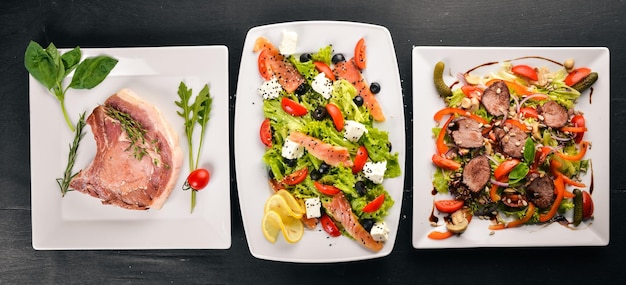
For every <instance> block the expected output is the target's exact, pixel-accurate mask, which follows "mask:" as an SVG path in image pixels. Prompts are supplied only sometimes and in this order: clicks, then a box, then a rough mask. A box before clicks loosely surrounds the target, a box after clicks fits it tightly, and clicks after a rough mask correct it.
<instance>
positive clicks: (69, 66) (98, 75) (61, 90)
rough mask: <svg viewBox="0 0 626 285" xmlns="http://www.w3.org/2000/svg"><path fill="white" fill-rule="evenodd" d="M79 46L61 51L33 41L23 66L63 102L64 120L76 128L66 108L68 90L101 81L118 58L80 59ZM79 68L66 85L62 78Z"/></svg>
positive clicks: (90, 85) (27, 49) (83, 87)
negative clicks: (65, 85)
mask: <svg viewBox="0 0 626 285" xmlns="http://www.w3.org/2000/svg"><path fill="white" fill-rule="evenodd" d="M81 56H82V54H81V51H80V48H79V47H75V48H74V49H72V50H70V51H68V52H65V53H63V54H61V53H60V52H59V51H58V50H57V48H56V46H55V45H54V44H53V43H50V45H48V47H47V48H46V49H44V48H43V47H41V45H39V44H38V43H36V42H34V41H31V42H30V43H29V44H28V47H26V52H25V53H24V66H25V67H26V70H28V73H30V75H31V76H33V78H35V80H37V81H39V83H41V84H42V85H43V86H44V87H46V89H48V91H50V92H51V93H52V94H53V95H54V96H55V97H56V98H57V100H59V102H60V103H61V110H62V111H63V116H64V117H65V122H66V123H67V125H68V126H69V128H70V130H72V132H73V131H75V129H74V124H72V121H71V120H70V118H69V116H68V114H67V110H66V108H65V93H66V92H67V90H68V89H69V88H73V89H91V88H94V87H96V86H97V85H98V84H100V83H101V82H102V81H103V80H104V79H105V78H106V77H107V76H108V75H109V73H110V72H111V70H113V68H114V67H115V65H116V64H117V59H114V58H111V57H108V56H97V57H94V58H87V59H85V60H84V61H83V62H80V59H81ZM75 69H76V72H75V74H74V76H73V77H72V81H71V83H70V85H68V86H67V87H63V80H64V79H65V77H67V76H68V75H69V74H70V73H71V72H72V71H74V70H75Z"/></svg>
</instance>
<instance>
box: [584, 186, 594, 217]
mask: <svg viewBox="0 0 626 285" xmlns="http://www.w3.org/2000/svg"><path fill="white" fill-rule="evenodd" d="M582 192H583V220H586V219H589V218H591V216H592V215H593V200H592V199H591V195H590V194H589V192H587V191H582Z"/></svg>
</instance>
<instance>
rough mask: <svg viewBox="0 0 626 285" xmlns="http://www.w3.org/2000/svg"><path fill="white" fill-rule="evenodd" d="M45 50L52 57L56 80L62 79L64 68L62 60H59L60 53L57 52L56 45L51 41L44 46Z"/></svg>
mask: <svg viewBox="0 0 626 285" xmlns="http://www.w3.org/2000/svg"><path fill="white" fill-rule="evenodd" d="M46 52H47V53H48V55H50V57H52V60H53V61H54V65H55V66H56V67H55V68H56V74H57V78H56V82H61V81H63V78H65V68H63V62H62V61H61V54H60V53H59V50H57V47H56V46H55V45H54V44H53V43H50V44H49V45H48V47H47V48H46Z"/></svg>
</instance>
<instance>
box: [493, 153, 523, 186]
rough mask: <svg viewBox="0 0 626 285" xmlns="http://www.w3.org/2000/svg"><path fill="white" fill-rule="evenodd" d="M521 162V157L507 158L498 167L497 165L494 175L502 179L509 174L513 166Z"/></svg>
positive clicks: (497, 178)
mask: <svg viewBox="0 0 626 285" xmlns="http://www.w3.org/2000/svg"><path fill="white" fill-rule="evenodd" d="M519 163H520V161H519V159H516V158H513V159H509V160H505V161H503V162H502V163H500V165H498V167H496V170H494V171H493V176H494V177H495V178H496V180H498V181H500V179H502V178H504V177H505V176H506V175H509V173H510V172H511V171H512V170H513V168H515V166H517V165H518V164H519Z"/></svg>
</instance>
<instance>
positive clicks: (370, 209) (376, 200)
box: [363, 193, 385, 213]
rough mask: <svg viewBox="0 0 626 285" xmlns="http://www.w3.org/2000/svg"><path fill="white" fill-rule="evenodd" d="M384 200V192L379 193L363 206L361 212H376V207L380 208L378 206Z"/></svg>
mask: <svg viewBox="0 0 626 285" xmlns="http://www.w3.org/2000/svg"><path fill="white" fill-rule="evenodd" d="M384 202H385V193H383V194H380V195H379V196H378V197H376V198H374V200H372V201H370V202H369V203H367V205H365V207H363V212H364V213H372V212H376V211H378V209H380V207H381V206H382V205H383V203H384Z"/></svg>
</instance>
